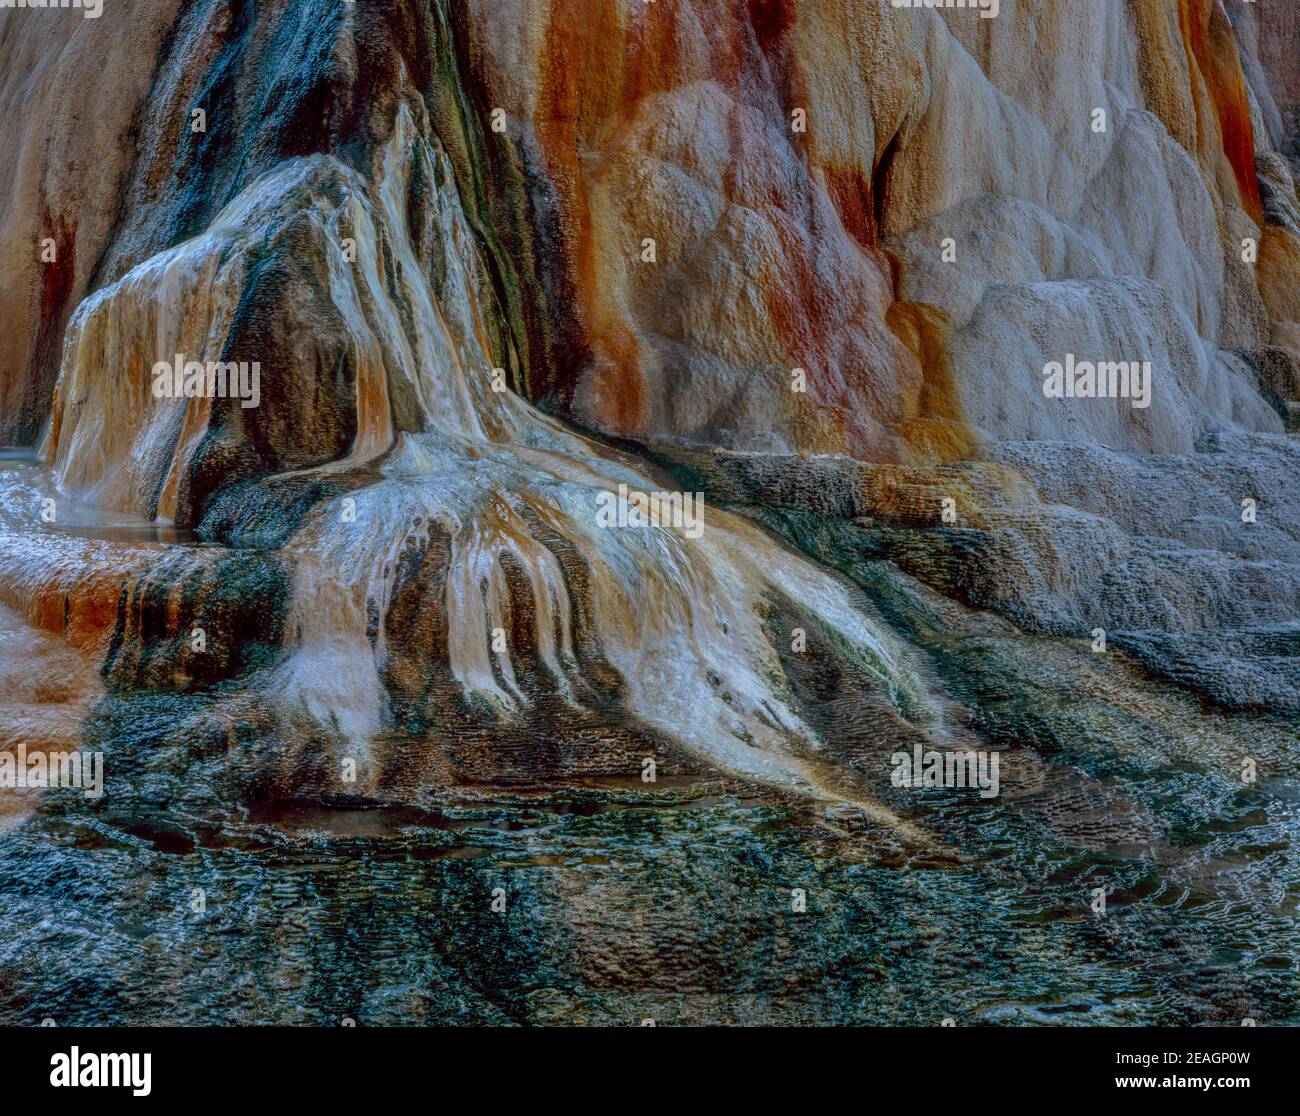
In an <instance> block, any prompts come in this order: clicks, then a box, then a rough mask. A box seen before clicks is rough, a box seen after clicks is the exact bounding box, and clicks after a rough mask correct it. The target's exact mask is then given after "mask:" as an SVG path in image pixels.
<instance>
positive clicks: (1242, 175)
mask: <svg viewBox="0 0 1300 1116" xmlns="http://www.w3.org/2000/svg"><path fill="white" fill-rule="evenodd" d="M1178 19H1179V26H1180V30H1181V31H1182V37H1183V45H1184V47H1185V49H1186V51H1187V65H1188V70H1189V71H1190V72H1191V73H1192V74H1193V75H1195V74H1198V73H1199V74H1200V76H1201V78H1202V80H1203V81H1204V82H1205V87H1206V89H1207V90H1208V92H1209V95H1210V100H1211V102H1212V103H1213V106H1214V114H1215V117H1216V120H1217V123H1218V127H1219V134H1220V136H1221V143H1222V146H1223V153H1224V155H1225V156H1226V158H1227V160H1228V163H1229V165H1230V166H1231V167H1232V171H1233V174H1234V176H1235V177H1236V180H1237V187H1238V189H1239V191H1240V193H1241V200H1242V203H1243V205H1244V206H1245V208H1246V210H1247V211H1248V212H1249V213H1250V214H1251V216H1252V217H1254V219H1255V220H1256V221H1260V220H1262V219H1263V204H1262V201H1261V199H1260V195H1259V182H1258V180H1257V179H1256V176H1255V135H1254V130H1253V129H1252V127H1251V124H1250V106H1249V101H1248V99H1247V95H1246V78H1245V75H1244V74H1243V73H1242V70H1241V61H1240V58H1239V56H1238V53H1237V45H1236V40H1235V38H1234V37H1233V33H1232V27H1231V25H1230V24H1229V23H1228V19H1227V16H1226V15H1225V14H1224V12H1223V8H1222V6H1221V5H1220V4H1219V2H1218V0H1179V3H1178ZM1197 116H1198V119H1197V124H1198V127H1199V128H1200V129H1201V130H1202V133H1203V132H1204V129H1205V127H1206V121H1204V120H1202V119H1200V106H1199V103H1198V104H1197Z"/></svg>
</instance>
